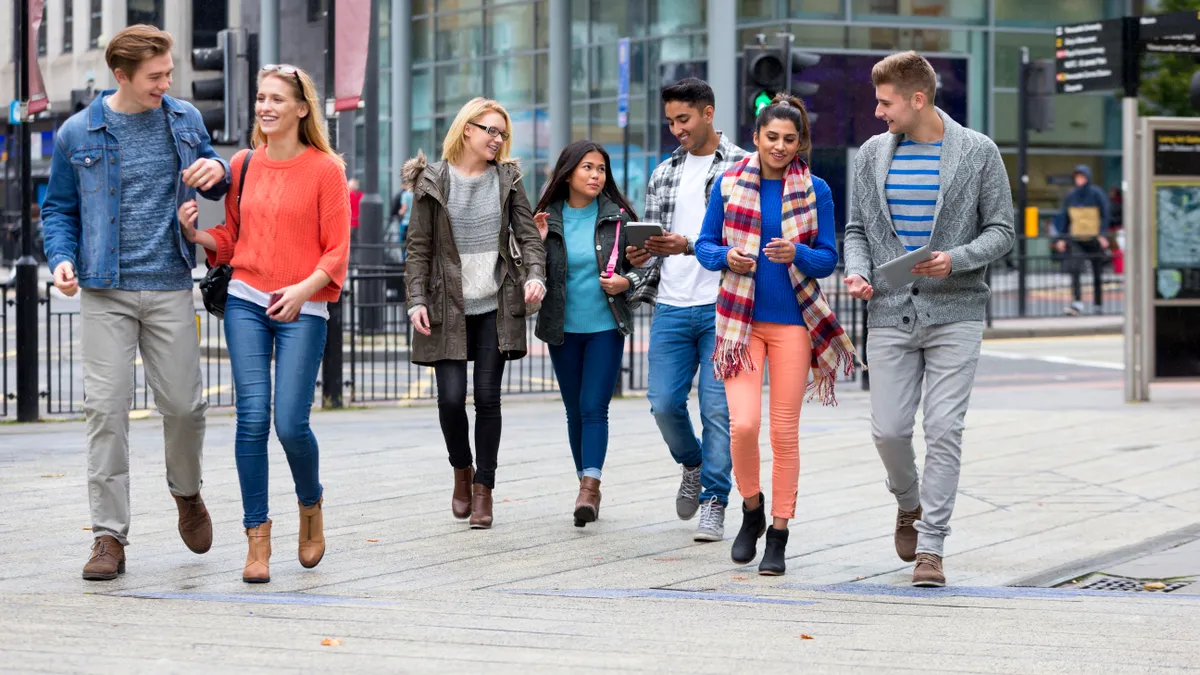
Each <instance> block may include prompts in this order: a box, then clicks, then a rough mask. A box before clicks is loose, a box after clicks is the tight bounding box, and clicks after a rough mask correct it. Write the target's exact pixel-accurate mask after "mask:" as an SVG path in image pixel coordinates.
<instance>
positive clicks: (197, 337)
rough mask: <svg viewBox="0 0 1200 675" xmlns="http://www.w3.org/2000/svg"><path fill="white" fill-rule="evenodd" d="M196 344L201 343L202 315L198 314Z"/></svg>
mask: <svg viewBox="0 0 1200 675" xmlns="http://www.w3.org/2000/svg"><path fill="white" fill-rule="evenodd" d="M196 344H200V315H199V314H197V315H196Z"/></svg>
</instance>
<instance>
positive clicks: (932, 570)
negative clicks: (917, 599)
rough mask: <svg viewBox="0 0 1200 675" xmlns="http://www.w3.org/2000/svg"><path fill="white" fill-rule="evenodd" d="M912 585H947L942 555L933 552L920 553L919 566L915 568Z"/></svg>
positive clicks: (932, 586)
mask: <svg viewBox="0 0 1200 675" xmlns="http://www.w3.org/2000/svg"><path fill="white" fill-rule="evenodd" d="M912 585H913V586H919V587H921V588H941V587H942V586H945V585H946V575H945V573H943V572H942V557H941V556H940V555H934V554H933V553H918V554H917V567H916V569H914V570H913V579H912Z"/></svg>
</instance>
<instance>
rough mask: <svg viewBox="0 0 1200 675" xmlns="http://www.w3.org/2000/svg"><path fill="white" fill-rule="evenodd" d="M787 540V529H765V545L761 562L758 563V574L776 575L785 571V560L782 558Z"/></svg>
mask: <svg viewBox="0 0 1200 675" xmlns="http://www.w3.org/2000/svg"><path fill="white" fill-rule="evenodd" d="M787 540H788V531H787V530H777V529H775V528H774V527H772V528H769V529H768V530H767V546H766V549H765V550H764V551H763V558H762V562H760V563H758V573H759V574H761V575H763V576H767V577H777V576H781V575H782V574H783V573H784V572H785V571H787V561H786V560H785V559H784V552H785V549H787Z"/></svg>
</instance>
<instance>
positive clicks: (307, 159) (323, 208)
mask: <svg viewBox="0 0 1200 675" xmlns="http://www.w3.org/2000/svg"><path fill="white" fill-rule="evenodd" d="M246 152H247V151H246V150H242V151H241V152H239V153H238V154H236V155H234V157H233V161H232V162H230V165H231V173H232V175H233V176H234V181H233V182H234V184H233V186H231V187H230V190H229V196H228V197H227V198H226V199H225V224H224V225H220V226H217V227H213V228H210V229H208V230H205V231H206V232H208V233H209V234H211V235H212V236H213V238H214V239H216V240H217V250H216V251H215V252H214V251H208V262H209V264H211V265H214V266H215V265H225V264H229V265H232V266H233V278H234V279H237V280H239V281H243V282H245V283H247V284H249V285H250V286H252V287H254V288H256V289H258V290H260V291H263V292H264V293H272V292H274V291H276V290H278V289H280V288H283V287H284V286H291V285H293V284H297V283H300V282H301V281H304V280H305V279H307V278H308V277H309V276H310V275H311V274H312V273H313V272H314V271H316V270H322V271H324V272H325V273H326V274H328V275H329V277H330V278H331V279H332V281H330V283H329V284H328V285H327V286H325V287H324V288H322V289H321V290H319V291H317V292H316V294H315V295H313V296H312V298H310V300H312V301H313V302H322V301H324V302H333V301H336V300H337V299H338V297H339V295H341V292H342V284H343V283H345V281H346V267H347V263H348V261H349V259H350V198H349V192H348V190H347V187H346V176H345V174H344V173H343V171H342V167H340V166H338V163H337V161H335V160H334V159H333V158H332V157H330V156H329V155H327V154H325V153H323V152H321V151H320V150H316V149H314V148H308V149H306V150H305V151H304V152H302V153H300V154H299V155H297V156H296V157H294V158H292V159H289V160H287V161H286V162H274V161H271V160H270V159H267V152H266V148H265V147H261V148H259V149H258V150H257V151H256V152H255V153H254V158H253V159H251V160H250V168H249V169H248V170H247V172H246V184H245V185H244V186H241V185H238V184H237V182H238V181H237V177H238V176H240V175H241V172H242V162H243V161H245V159H246ZM238 190H241V191H242V206H241V218H240V219H239V216H238V203H237V194H238ZM242 222H245V225H246V226H245V228H243V227H241V225H242Z"/></svg>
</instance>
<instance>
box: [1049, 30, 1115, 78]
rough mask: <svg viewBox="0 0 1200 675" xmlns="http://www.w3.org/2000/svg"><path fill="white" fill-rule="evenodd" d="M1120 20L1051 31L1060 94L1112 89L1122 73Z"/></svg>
mask: <svg viewBox="0 0 1200 675" xmlns="http://www.w3.org/2000/svg"><path fill="white" fill-rule="evenodd" d="M1124 21H1125V20H1124V19H1108V20H1106V21H1090V22H1087V23H1076V24H1071V25H1067V26H1058V27H1057V28H1055V29H1054V36H1055V37H1054V47H1055V51H1054V70H1055V81H1056V90H1057V92H1058V93H1060V94H1074V93H1078V92H1083V91H1104V90H1113V89H1117V88H1119V87H1120V86H1121V83H1122V77H1123V74H1124V68H1123V54H1124V50H1123V49H1122V44H1121V43H1122V38H1123V35H1124Z"/></svg>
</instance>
